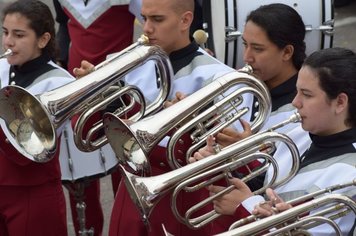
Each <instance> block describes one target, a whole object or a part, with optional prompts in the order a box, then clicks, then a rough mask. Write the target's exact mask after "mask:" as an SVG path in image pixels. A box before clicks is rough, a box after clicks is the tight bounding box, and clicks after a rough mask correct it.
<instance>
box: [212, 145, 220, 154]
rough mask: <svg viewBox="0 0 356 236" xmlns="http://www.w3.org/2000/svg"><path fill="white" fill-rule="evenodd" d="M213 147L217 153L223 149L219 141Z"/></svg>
mask: <svg viewBox="0 0 356 236" xmlns="http://www.w3.org/2000/svg"><path fill="white" fill-rule="evenodd" d="M213 149H214V152H215V154H217V153H219V152H220V151H221V148H220V145H219V144H217V143H214V144H213Z"/></svg>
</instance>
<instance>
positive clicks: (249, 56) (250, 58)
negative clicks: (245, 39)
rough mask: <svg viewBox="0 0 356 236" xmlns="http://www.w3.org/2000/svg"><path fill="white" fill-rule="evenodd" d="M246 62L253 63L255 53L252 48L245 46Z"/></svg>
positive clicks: (244, 56)
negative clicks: (253, 53)
mask: <svg viewBox="0 0 356 236" xmlns="http://www.w3.org/2000/svg"><path fill="white" fill-rule="evenodd" d="M243 59H244V62H245V63H247V64H251V63H252V62H253V55H252V53H251V50H250V49H249V48H248V47H247V46H245V49H244V55H243Z"/></svg>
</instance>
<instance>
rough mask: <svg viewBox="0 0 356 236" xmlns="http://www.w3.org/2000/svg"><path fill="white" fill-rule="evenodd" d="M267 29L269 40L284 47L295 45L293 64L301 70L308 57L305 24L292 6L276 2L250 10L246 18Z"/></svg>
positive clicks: (279, 46) (281, 47)
mask: <svg viewBox="0 0 356 236" xmlns="http://www.w3.org/2000/svg"><path fill="white" fill-rule="evenodd" d="M247 21H252V22H253V23H255V24H256V25H258V26H259V27H261V28H262V29H264V30H265V32H266V34H267V36H268V38H269V40H271V42H273V43H274V44H275V45H277V47H278V48H280V49H283V48H284V47H285V46H287V45H292V46H293V47H294V54H293V64H294V66H295V67H296V68H297V69H298V70H299V69H300V67H301V66H302V64H303V61H304V59H305V57H306V54H305V42H304V37H305V25H304V22H303V20H302V18H301V16H300V15H299V14H298V12H297V11H296V10H294V9H293V8H292V7H290V6H288V5H285V4H280V3H275V4H269V5H263V6H261V7H259V8H257V9H256V10H254V11H252V12H250V14H249V15H248V16H247V18H246V22H247Z"/></svg>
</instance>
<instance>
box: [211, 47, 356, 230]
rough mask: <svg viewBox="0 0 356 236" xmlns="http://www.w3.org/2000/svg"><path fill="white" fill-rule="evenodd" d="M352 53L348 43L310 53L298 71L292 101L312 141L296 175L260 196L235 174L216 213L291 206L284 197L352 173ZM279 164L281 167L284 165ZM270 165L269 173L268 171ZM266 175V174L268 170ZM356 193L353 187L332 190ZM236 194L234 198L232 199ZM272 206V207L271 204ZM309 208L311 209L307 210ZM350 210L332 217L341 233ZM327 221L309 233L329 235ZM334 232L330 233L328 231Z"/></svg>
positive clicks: (355, 122)
mask: <svg viewBox="0 0 356 236" xmlns="http://www.w3.org/2000/svg"><path fill="white" fill-rule="evenodd" d="M355 73H356V54H355V53H354V52H352V51H351V50H348V49H343V48H330V49H324V50H321V51H317V52H314V53H312V54H311V55H310V56H309V57H308V58H307V59H306V60H305V62H304V64H303V66H302V68H301V70H300V71H299V75H298V80H297V85H296V86H297V95H296V97H295V98H294V100H293V102H292V103H293V105H294V106H295V107H296V108H297V110H298V112H299V113H300V115H301V117H302V124H301V126H302V128H303V129H305V130H306V131H308V132H309V135H310V138H311V140H312V144H311V145H310V147H309V149H308V150H307V151H306V152H304V153H303V154H302V155H301V166H300V169H299V171H298V173H297V175H296V176H294V177H293V178H292V179H291V180H290V181H289V182H287V183H286V184H285V185H282V186H278V187H277V188H275V189H274V190H272V189H267V191H266V200H269V201H266V202H263V204H256V203H258V202H262V201H264V197H263V196H259V195H253V194H252V193H251V191H250V190H249V188H248V187H247V186H246V184H244V183H243V182H242V181H241V180H239V179H237V178H236V179H233V180H232V181H231V182H232V183H233V184H234V185H235V187H236V188H237V189H236V190H234V191H232V192H231V193H229V194H227V195H225V196H223V197H221V198H219V199H217V200H216V201H215V202H214V207H215V210H216V211H217V212H219V213H221V214H226V215H234V216H235V217H236V219H239V218H243V217H245V216H247V215H248V214H249V213H253V214H261V215H263V216H266V217H268V216H270V215H272V214H278V212H281V211H284V210H286V209H289V208H291V207H292V206H291V205H289V204H287V203H286V201H288V200H291V199H295V198H297V197H300V196H303V195H306V194H308V193H312V192H315V191H317V190H320V189H325V188H327V187H329V186H332V185H336V184H343V183H347V182H351V181H352V180H354V179H355V178H356V169H355V165H356V146H355V143H356V116H355V112H354V111H355V109H356V103H355V101H356V100H355V99H356V77H355ZM283 168H284V166H281V167H280V169H283ZM271 171H272V170H270V171H269V174H271ZM269 174H268V175H267V176H266V178H267V179H268V178H269V177H270V175H269ZM337 192H339V193H344V194H346V195H348V196H350V197H355V196H356V187H355V186H353V187H348V188H345V189H341V190H339V191H337ZM233 199H235V201H232V200H233ZM272 206H273V207H275V209H276V210H275V209H272ZM311 213H313V211H312V212H311ZM354 221H355V215H354V214H352V213H351V214H348V215H347V216H345V217H342V218H340V219H336V220H335V222H336V223H337V224H338V225H339V227H340V228H341V230H342V233H343V235H347V233H349V232H350V230H351V228H352V225H353V223H354ZM330 229H331V228H330V227H325V226H318V227H314V228H312V229H310V233H311V234H312V235H330V234H333V233H334V231H330ZM331 232H333V233H331Z"/></svg>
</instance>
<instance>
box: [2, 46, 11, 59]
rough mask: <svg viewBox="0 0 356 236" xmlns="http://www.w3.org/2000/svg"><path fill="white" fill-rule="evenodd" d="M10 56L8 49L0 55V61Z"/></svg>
mask: <svg viewBox="0 0 356 236" xmlns="http://www.w3.org/2000/svg"><path fill="white" fill-rule="evenodd" d="M10 55H12V50H11V49H10V48H8V49H7V50H6V51H5V52H4V53H3V54H1V55H0V59H1V58H5V57H7V56H10Z"/></svg>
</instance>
